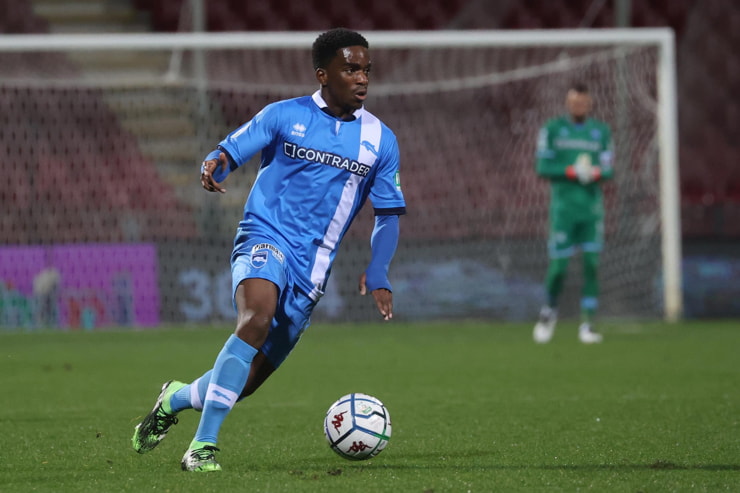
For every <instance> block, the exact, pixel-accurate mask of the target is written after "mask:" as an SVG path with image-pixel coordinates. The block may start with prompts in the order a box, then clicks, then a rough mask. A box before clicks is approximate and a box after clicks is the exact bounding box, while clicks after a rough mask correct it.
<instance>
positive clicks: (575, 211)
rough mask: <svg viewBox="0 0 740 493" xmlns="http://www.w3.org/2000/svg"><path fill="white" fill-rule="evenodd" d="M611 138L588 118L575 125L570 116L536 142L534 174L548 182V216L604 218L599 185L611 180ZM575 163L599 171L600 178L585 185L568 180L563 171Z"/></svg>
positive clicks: (548, 126)
mask: <svg viewBox="0 0 740 493" xmlns="http://www.w3.org/2000/svg"><path fill="white" fill-rule="evenodd" d="M612 156H613V149H612V137H611V130H610V129H609V126H608V125H607V124H606V123H604V122H601V121H599V120H595V119H593V118H589V119H587V120H586V121H584V122H583V123H575V122H574V121H573V120H572V119H571V118H570V117H569V116H563V117H559V118H553V119H552V120H550V121H548V122H547V123H546V124H545V125H544V126H543V127H542V128H541V129H540V133H539V137H538V139H537V163H536V166H537V174H538V175H540V176H541V177H543V178H546V179H548V180H550V183H551V184H552V186H551V193H550V212H551V214H566V215H568V216H569V217H571V218H573V219H599V218H602V217H603V215H604V202H603V197H602V193H601V182H603V181H604V180H607V179H609V178H611V177H612V176H613V174H614V170H613V169H612ZM578 160H587V161H588V162H590V163H591V164H592V165H593V166H595V167H597V168H599V171H600V177H599V178H598V179H596V180H594V181H593V182H591V183H588V184H585V185H583V184H581V183H580V182H579V181H578V180H577V179H574V178H570V177H568V175H567V174H566V169H567V168H568V167H569V166H571V165H575V164H576V162H577V161H578Z"/></svg>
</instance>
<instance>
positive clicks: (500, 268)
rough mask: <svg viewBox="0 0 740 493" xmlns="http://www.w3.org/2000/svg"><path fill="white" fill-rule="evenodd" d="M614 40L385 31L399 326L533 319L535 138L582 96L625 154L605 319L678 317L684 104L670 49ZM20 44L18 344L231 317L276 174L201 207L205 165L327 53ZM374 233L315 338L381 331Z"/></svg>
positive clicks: (375, 100)
mask: <svg viewBox="0 0 740 493" xmlns="http://www.w3.org/2000/svg"><path fill="white" fill-rule="evenodd" d="M615 31H616V32H611V31H610V30H605V32H607V33H608V35H607V36H606V37H605V39H602V38H599V37H598V36H597V35H595V33H591V32H589V31H578V32H577V33H576V32H573V31H570V32H562V33H559V34H551V33H546V32H519V33H500V32H475V31H474V32H467V33H466V32H455V31H453V32H440V33H436V34H432V33H389V32H385V33H384V32H377V33H373V32H369V33H366V37H367V38H368V40H369V42H370V45H371V55H372V58H373V73H372V78H371V85H370V97H369V98H368V102H367V107H368V109H369V110H370V111H371V112H373V113H374V114H376V115H377V116H379V117H380V118H381V119H382V120H383V121H384V122H385V123H387V124H388V125H389V126H390V127H391V128H392V129H393V130H394V132H395V133H396V135H397V137H398V140H399V143H400V147H401V154H402V172H401V178H402V188H403V190H404V194H405V197H406V200H407V204H408V214H407V215H406V216H405V217H403V218H402V220H401V235H402V236H401V242H400V245H399V249H398V252H397V255H396V257H395V259H394V262H393V265H392V266H391V276H390V277H391V282H392V283H393V286H394V302H395V303H394V313H395V316H396V317H398V318H401V319H437V318H446V319H449V318H468V317H486V318H491V319H500V320H534V318H535V317H536V316H537V312H538V309H539V306H540V305H541V303H542V302H543V301H544V287H543V280H544V276H545V270H546V266H547V249H546V238H547V209H548V200H549V195H548V194H549V187H548V184H547V183H546V182H545V181H543V180H542V179H540V178H538V177H537V176H536V174H535V172H534V152H535V142H536V136H537V132H538V129H539V127H540V126H541V125H542V124H543V123H544V122H545V121H546V120H547V119H548V118H551V117H553V116H557V115H560V114H562V113H563V112H564V97H565V93H566V91H567V89H568V87H569V85H570V84H571V83H573V82H576V81H580V82H583V83H585V84H586V85H587V86H588V87H589V89H590V91H591V93H592V95H593V98H594V101H595V106H594V116H595V117H597V118H599V119H602V120H605V121H606V122H608V123H609V124H610V125H611V127H612V129H613V133H614V140H615V170H616V171H615V179H614V180H613V181H611V182H609V183H607V184H606V185H605V187H604V192H605V202H606V210H607V215H606V224H605V226H606V239H605V249H604V252H603V254H602V261H601V269H600V275H599V278H600V285H601V296H600V300H601V308H600V314H601V315H602V316H604V317H632V318H635V317H661V316H664V315H666V314H668V316H669V317H670V316H675V315H676V314H678V313H680V305H676V304H675V302H674V304H673V305H672V307H671V308H666V306H667V304H666V292H667V290H668V288H672V289H673V290H674V291H675V287H676V286H680V278H677V277H676V276H677V275H678V274H676V272H675V271H671V272H669V273H668V274H667V273H666V267H667V266H668V267H669V268H673V267H675V258H676V256H677V255H676V251H677V250H676V249H677V248H678V246H677V245H676V243H677V242H678V239H677V231H675V229H676V226H677V222H676V221H677V220H676V217H675V215H674V214H672V213H668V214H667V213H666V207H676V204H675V200H676V199H675V196H674V197H673V198H672V199H671V195H670V192H671V187H673V188H674V189H673V192H672V193H675V181H676V180H675V162H672V161H671V159H673V160H675V149H673V147H672V146H674V145H675V143H672V140H671V133H670V129H671V123H670V122H669V124H668V126H667V127H662V126H661V125H662V124H664V123H665V118H666V115H668V116H669V117H670V115H671V113H670V112H666V111H664V109H665V105H669V106H671V107H672V105H673V104H675V102H671V99H670V98H671V97H672V96H668V99H666V97H667V96H666V94H665V90H664V89H663V87H668V88H670V81H671V79H670V77H672V75H671V74H668V75H666V74H665V73H662V72H661V71H664V72H665V71H666V70H670V65H666V64H665V63H663V61H664V57H665V53H664V51H661V50H665V46H666V44H665V42H664V38H665V36H664V35H665V32H663V31H660V30H650V32H649V33H647V35H643V34H645V33H640V30H619V31H617V30H615ZM655 31H658V32H657V35H656V32H655ZM528 34H529V36H528ZM6 38H15V39H13V40H2V42H0V63H2V66H3V67H4V69H3V71H2V74H0V110H1V111H0V119H2V125H1V126H0V149H1V150H2V151H3V153H4V154H5V159H3V161H2V164H1V165H0V166H2V169H3V172H4V175H5V177H6V186H5V187H3V189H2V191H0V201H1V202H2V204H4V207H5V209H6V213H4V214H3V216H2V218H0V238H2V245H0V252H2V254H1V255H0V259H1V260H0V327H13V326H26V327H34V326H39V325H42V326H43V325H50V326H59V327H84V328H92V327H98V326H106V325H143V326H146V325H156V324H159V323H180V322H186V321H187V322H206V321H209V322H213V321H218V320H230V319H233V317H234V313H233V308H232V305H231V300H230V293H229V291H230V274H229V268H228V267H229V266H228V260H229V254H230V250H231V244H232V239H233V233H234V228H235V226H236V224H237V222H238V221H239V220H240V218H241V216H242V207H243V204H244V201H245V199H246V195H247V193H248V191H249V187H250V186H251V183H252V180H253V179H254V177H255V174H256V170H257V162H258V157H255V158H254V160H253V161H254V162H253V163H250V164H249V165H246V166H244V167H242V168H241V169H240V170H239V171H238V172H237V173H234V174H232V175H231V176H230V177H229V179H228V182H227V183H226V188H227V189H228V193H227V194H226V195H220V194H209V193H207V192H205V191H204V190H202V189H201V188H200V183H199V179H198V176H199V173H198V169H199V163H200V161H201V159H202V157H203V156H204V155H205V154H206V153H207V152H209V151H210V150H211V149H213V148H214V146H215V145H216V144H217V143H218V142H219V140H221V138H223V137H224V136H225V135H226V133H227V132H229V131H230V130H232V129H234V128H235V127H236V126H238V125H240V124H241V123H243V122H245V121H247V120H248V119H250V118H251V117H252V116H253V115H254V114H255V113H256V112H257V111H259V110H260V109H261V108H262V107H263V106H264V105H266V104H268V103H270V102H272V101H275V100H278V99H282V98H289V97H295V96H300V95H304V94H310V93H311V92H313V91H314V90H316V88H317V84H316V82H315V80H314V78H313V70H312V67H311V55H310V45H311V43H312V41H313V39H314V38H315V34H313V33H261V34H242V35H237V34H216V33H213V34H209V35H208V36H200V35H195V34H194V35H182V34H180V35H117V36H107V37H103V38H100V37H98V38H96V37H89V36H85V35H76V36H75V35H67V36H64V35H56V36H16V37H6ZM538 39H539V41H538ZM574 39H577V40H579V41H577V42H574ZM669 39H670V40H671V42H672V37H669ZM666 66H667V67H668V68H665V67H666ZM666 77H668V78H667V79H666ZM666 80H667V81H668V83H667V85H666V84H665V82H664V81H666ZM661 84H664V85H663V86H661ZM669 109H670V108H669ZM672 124H673V125H675V122H672ZM663 128H667V131H666V132H664V131H663V130H662V129H663ZM666 163H667V164H666ZM666 166H669V167H670V166H672V167H673V169H672V170H668V171H669V173H668V174H666V170H665V167H666ZM671 173H673V174H671ZM666 191H668V193H667V192H666ZM671 201H673V202H671ZM666 204H668V206H666ZM669 212H670V211H669ZM372 224H373V221H372V211H371V207H369V204H368V207H366V208H365V210H364V211H363V214H361V216H360V217H359V218H358V220H357V221H356V223H355V224H354V225H353V227H352V228H351V230H350V233H349V234H348V236H347V237H346V239H345V242H344V243H343V245H342V247H341V250H340V253H339V255H338V256H337V261H336V263H335V267H334V270H333V272H332V277H331V280H330V284H329V287H328V290H327V294H326V296H325V297H324V298H323V299H322V300H321V302H320V303H319V305H318V307H317V310H316V312H315V313H316V314H315V320H342V321H353V320H372V319H373V317H375V314H374V306H373V303H372V300H371V299H370V298H367V297H365V298H363V297H359V296H357V294H356V285H357V278H358V276H359V274H360V273H361V272H362V271H363V270H364V268H365V267H366V265H367V262H368V260H369V235H370V232H371V230H372ZM672 230H673V232H671V231H672ZM667 259H668V260H669V261H667ZM671 259H672V260H671ZM580 269H581V267H580V257H579V256H576V257H574V258H573V260H572V261H571V265H570V268H569V273H568V278H567V281H566V288H565V290H564V298H563V300H562V303H561V313H562V314H563V316H564V317H568V316H573V315H575V314H576V313H577V310H578V299H579V297H580V284H581V282H582V281H581V270H580ZM677 279H678V280H677ZM668 297H669V298H670V299H675V293H673V294H671V292H669V294H668ZM668 312H670V313H668Z"/></svg>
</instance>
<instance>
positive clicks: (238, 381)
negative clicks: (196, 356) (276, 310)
mask: <svg viewBox="0 0 740 493" xmlns="http://www.w3.org/2000/svg"><path fill="white" fill-rule="evenodd" d="M257 352H258V350H257V349H256V348H254V347H252V346H250V345H249V344H247V343H246V342H244V341H242V340H241V339H239V338H238V337H236V336H235V335H233V334H232V335H231V336H230V337H229V339H228V340H227V341H226V344H224V347H223V349H221V352H220V353H219V354H218V357H217V358H216V363H215V364H214V365H213V373H212V374H211V381H210V383H209V384H208V390H207V392H206V398H205V400H204V402H203V415H202V416H201V417H200V423H199V424H198V430H197V431H196V432H195V438H194V440H196V441H198V442H208V443H217V439H218V432H219V430H220V429H221V424H222V423H223V421H224V419H226V416H227V415H228V414H229V412H230V411H231V409H232V408H233V407H234V404H236V401H237V399H238V398H239V395H240V394H241V392H242V390H243V389H244V385H245V384H246V383H247V378H248V377H249V369H250V368H251V366H252V360H253V359H254V357H255V356H256V355H257Z"/></svg>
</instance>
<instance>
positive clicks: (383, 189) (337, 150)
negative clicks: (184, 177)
mask: <svg viewBox="0 0 740 493" xmlns="http://www.w3.org/2000/svg"><path fill="white" fill-rule="evenodd" d="M326 106H327V105H326V103H325V102H324V100H323V99H322V97H321V95H320V92H319V91H317V92H316V93H314V94H313V96H304V97H300V98H295V99H289V100H284V101H279V102H276V103H272V104H270V105H268V106H266V107H265V108H264V109H263V110H262V111H260V112H259V113H258V114H257V115H255V117H254V118H252V120H251V121H249V122H247V123H245V124H244V125H242V126H241V127H239V128H238V129H236V130H235V131H234V132H232V133H231V134H229V135H228V136H227V137H226V138H225V139H224V140H223V141H222V142H221V143H220V144H219V149H221V150H223V151H224V152H225V153H226V154H227V155H228V156H229V161H230V163H231V171H233V170H234V169H236V168H237V167H239V166H241V165H243V164H244V163H246V162H247V161H249V160H250V159H251V158H252V156H254V155H255V154H256V153H258V152H260V151H261V153H262V154H261V163H260V170H259V172H258V174H257V179H256V180H255V182H254V185H253V186H252V190H251V192H250V194H249V197H248V199H247V202H246V204H245V206H244V219H243V220H242V221H241V222H240V223H239V232H238V233H237V239H236V242H239V241H242V240H241V238H245V239H246V238H255V237H257V238H265V239H267V240H269V241H271V242H275V243H276V244H277V246H278V247H279V249H280V250H281V251H282V252H284V253H285V256H286V261H287V262H288V265H289V266H290V267H291V271H292V273H293V274H294V275H295V281H296V282H297V284H298V285H299V286H300V287H301V288H302V289H304V290H305V291H306V293H307V294H308V295H309V296H310V297H311V298H312V299H317V298H318V297H319V296H320V295H321V294H322V293H323V290H324V287H325V285H326V281H327V278H328V275H329V272H330V269H331V264H332V262H333V261H334V257H335V255H336V252H337V247H338V246H339V243H340V242H341V240H342V238H343V236H344V234H345V233H346V232H347V229H348V228H349V226H350V224H351V223H352V220H353V219H354V218H355V217H356V216H357V214H358V213H359V211H360V209H361V208H362V206H363V204H364V203H365V201H366V199H367V198H368V197H370V200H371V201H372V204H373V207H374V209H375V212H376V214H378V215H383V214H404V213H405V208H406V203H405V201H404V198H403V194H402V192H401V188H400V182H399V176H398V173H399V151H398V142H397V140H396V136H395V135H394V134H393V132H392V131H391V130H390V129H389V128H388V127H387V126H386V125H385V124H383V123H382V122H381V121H380V120H379V119H378V118H377V117H375V116H374V115H373V114H372V113H370V112H368V111H367V110H365V109H364V108H361V109H359V110H357V111H355V113H354V116H355V119H354V120H353V121H342V120H339V119H337V118H336V117H334V116H332V115H330V114H328V113H326V112H325V111H324V110H323V109H322V108H325V107H326ZM225 177H226V176H225V174H223V173H221V174H219V173H214V178H215V179H216V180H217V181H219V182H221V181H223V179H224V178H225ZM237 246H238V245H237Z"/></svg>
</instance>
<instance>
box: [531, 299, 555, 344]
mask: <svg viewBox="0 0 740 493" xmlns="http://www.w3.org/2000/svg"><path fill="white" fill-rule="evenodd" d="M557 322H558V312H557V310H555V309H553V308H550V307H549V306H543V307H542V310H540V319H539V320H538V321H537V323H536V324H535V326H534V332H532V338H533V339H534V342H536V343H537V344H546V343H548V342H550V339H552V335H553V333H555V324H556V323H557Z"/></svg>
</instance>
